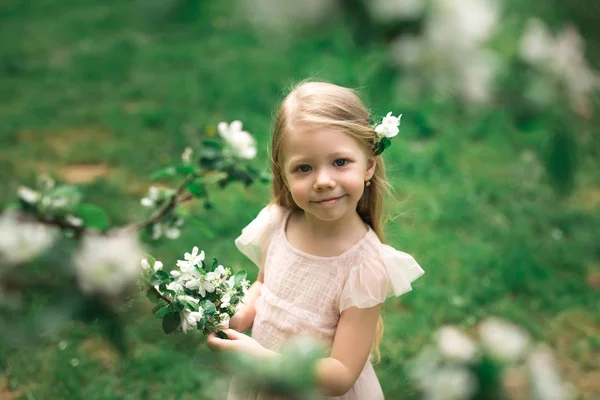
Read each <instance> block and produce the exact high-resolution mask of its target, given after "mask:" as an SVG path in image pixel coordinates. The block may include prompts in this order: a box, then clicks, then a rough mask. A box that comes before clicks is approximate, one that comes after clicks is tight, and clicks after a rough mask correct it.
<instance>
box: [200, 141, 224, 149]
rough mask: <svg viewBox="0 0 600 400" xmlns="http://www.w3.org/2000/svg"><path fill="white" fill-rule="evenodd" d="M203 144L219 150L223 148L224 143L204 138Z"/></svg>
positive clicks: (205, 146)
mask: <svg viewBox="0 0 600 400" xmlns="http://www.w3.org/2000/svg"><path fill="white" fill-rule="evenodd" d="M202 145H203V146H204V148H212V149H217V150H222V149H223V145H222V144H221V142H219V141H218V140H214V139H204V140H202Z"/></svg>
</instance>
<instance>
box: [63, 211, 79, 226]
mask: <svg viewBox="0 0 600 400" xmlns="http://www.w3.org/2000/svg"><path fill="white" fill-rule="evenodd" d="M65 220H66V221H67V222H68V223H69V224H71V225H72V226H75V227H79V226H81V225H83V220H82V219H81V218H78V217H76V216H74V215H72V214H68V215H67V216H66V217H65Z"/></svg>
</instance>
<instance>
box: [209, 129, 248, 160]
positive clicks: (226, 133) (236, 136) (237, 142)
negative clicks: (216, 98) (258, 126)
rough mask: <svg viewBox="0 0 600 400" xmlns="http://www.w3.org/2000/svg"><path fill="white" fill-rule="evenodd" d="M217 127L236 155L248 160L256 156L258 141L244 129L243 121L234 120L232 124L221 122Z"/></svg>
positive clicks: (230, 149)
mask: <svg viewBox="0 0 600 400" xmlns="http://www.w3.org/2000/svg"><path fill="white" fill-rule="evenodd" d="M217 129H218V130H219V135H220V136H221V137H222V138H223V139H225V141H226V142H227V144H228V146H229V151H230V152H231V153H232V154H233V155H234V156H236V157H239V158H243V159H246V160H250V159H253V158H254V157H255V156H256V141H255V140H254V138H253V137H252V135H250V134H249V133H248V132H246V131H244V130H242V121H233V122H232V123H231V124H227V122H220V123H219V125H218V126H217Z"/></svg>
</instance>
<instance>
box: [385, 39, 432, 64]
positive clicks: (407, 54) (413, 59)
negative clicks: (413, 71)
mask: <svg viewBox="0 0 600 400" xmlns="http://www.w3.org/2000/svg"><path fill="white" fill-rule="evenodd" d="M426 45H427V43H426V41H425V39H424V38H422V37H420V36H415V35H402V36H399V37H398V38H396V39H394V40H393V41H392V43H391V44H390V53H391V57H392V59H393V60H394V62H395V63H396V64H398V65H400V66H403V67H416V66H417V65H418V64H419V63H420V62H421V60H422V58H423V55H424V53H425V51H426Z"/></svg>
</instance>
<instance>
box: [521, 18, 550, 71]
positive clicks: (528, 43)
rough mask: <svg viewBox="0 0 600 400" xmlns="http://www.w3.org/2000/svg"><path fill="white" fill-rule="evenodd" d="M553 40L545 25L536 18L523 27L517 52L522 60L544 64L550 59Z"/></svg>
mask: <svg viewBox="0 0 600 400" xmlns="http://www.w3.org/2000/svg"><path fill="white" fill-rule="evenodd" d="M553 47H554V40H553V38H552V35H551V33H550V31H549V30H548V28H547V27H546V25H545V24H544V23H543V22H542V21H541V20H539V19H537V18H532V19H530V20H529V21H527V24H526V25H525V32H524V33H523V37H522V38H521V43H520V47H519V52H520V55H521V58H523V60H525V61H528V62H531V63H538V62H546V61H548V60H549V59H550V58H551V57H552V53H553Z"/></svg>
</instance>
